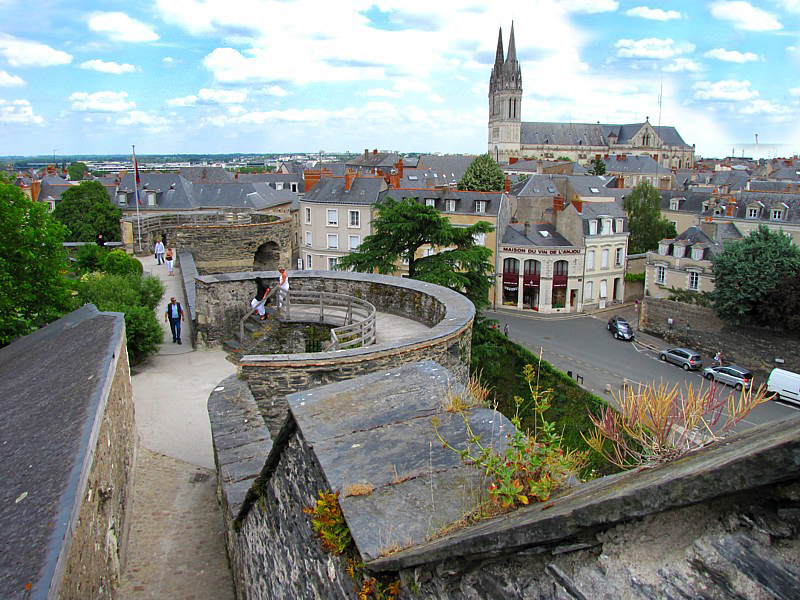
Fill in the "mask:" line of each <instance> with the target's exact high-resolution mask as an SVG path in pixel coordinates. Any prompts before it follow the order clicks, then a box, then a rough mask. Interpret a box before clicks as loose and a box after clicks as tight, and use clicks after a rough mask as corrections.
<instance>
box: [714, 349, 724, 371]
mask: <svg viewBox="0 0 800 600" xmlns="http://www.w3.org/2000/svg"><path fill="white" fill-rule="evenodd" d="M714 366H715V367H721V366H722V350H720V351H719V352H717V353H716V354H715V355H714Z"/></svg>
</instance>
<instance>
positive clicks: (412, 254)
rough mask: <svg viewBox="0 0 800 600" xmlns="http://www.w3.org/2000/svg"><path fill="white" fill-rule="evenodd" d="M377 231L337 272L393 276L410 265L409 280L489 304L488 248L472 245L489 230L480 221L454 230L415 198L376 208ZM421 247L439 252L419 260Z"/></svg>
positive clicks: (375, 223) (375, 229)
mask: <svg viewBox="0 0 800 600" xmlns="http://www.w3.org/2000/svg"><path fill="white" fill-rule="evenodd" d="M372 226H373V229H374V231H375V233H374V234H373V235H368V236H367V237H366V238H364V240H363V241H362V243H361V245H360V246H359V247H358V250H357V251H355V252H352V253H350V254H348V255H347V256H345V257H343V258H342V259H340V260H339V268H340V269H353V270H355V271H361V272H368V273H371V272H374V271H378V273H383V274H385V275H390V274H392V273H396V272H397V271H398V270H399V269H398V263H399V262H400V260H403V259H405V260H407V261H408V276H409V277H411V278H412V279H419V280H421V281H427V282H429V283H435V284H438V285H442V286H445V287H448V288H450V289H452V290H455V291H457V292H460V293H462V294H464V295H465V296H467V297H468V298H469V299H470V300H472V302H473V303H474V304H475V305H476V306H477V307H479V308H480V307H483V306H487V305H488V293H489V288H490V286H491V284H492V276H491V273H492V271H493V269H492V264H491V263H490V262H489V258H490V257H491V255H492V251H491V250H490V249H489V248H485V247H483V246H478V245H476V244H475V238H474V236H475V234H479V233H489V232H490V231H493V229H494V228H493V227H492V225H491V224H489V223H487V222H486V221H480V222H478V223H476V224H475V225H472V226H470V227H453V226H452V225H451V224H450V221H448V220H447V219H446V218H445V217H443V216H442V215H440V214H439V213H438V211H437V210H436V209H435V208H434V207H432V206H423V205H422V204H419V203H418V202H417V201H416V200H415V199H413V198H405V199H404V200H401V201H399V202H398V201H395V200H394V199H392V198H387V199H386V200H384V201H383V202H381V203H380V204H379V205H378V213H377V215H376V216H375V219H373V221H372ZM424 246H431V247H433V248H434V249H435V250H439V252H437V253H435V254H431V255H429V256H424V257H418V256H417V252H418V250H419V249H420V248H422V247H424Z"/></svg>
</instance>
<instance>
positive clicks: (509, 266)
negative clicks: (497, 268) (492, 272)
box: [503, 258, 519, 273]
mask: <svg viewBox="0 0 800 600" xmlns="http://www.w3.org/2000/svg"><path fill="white" fill-rule="evenodd" d="M503 273H519V261H518V260H517V259H516V258H506V259H505V260H503Z"/></svg>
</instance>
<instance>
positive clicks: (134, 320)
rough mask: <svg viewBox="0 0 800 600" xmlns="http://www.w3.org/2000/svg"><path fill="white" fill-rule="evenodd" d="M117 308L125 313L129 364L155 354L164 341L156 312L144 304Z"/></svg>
mask: <svg viewBox="0 0 800 600" xmlns="http://www.w3.org/2000/svg"><path fill="white" fill-rule="evenodd" d="M117 310H118V311H121V312H124V313H125V331H126V335H127V338H128V356H129V357H130V361H131V364H137V363H140V362H142V361H143V360H144V359H145V358H147V357H148V356H150V355H151V354H155V353H156V352H157V351H158V348H159V346H160V345H161V343H162V342H163V341H164V330H163V329H161V325H160V324H159V322H158V319H157V318H156V314H155V313H154V312H153V311H152V310H150V309H149V308H148V307H146V306H122V307H120V308H119V309H117Z"/></svg>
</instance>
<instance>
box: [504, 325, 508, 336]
mask: <svg viewBox="0 0 800 600" xmlns="http://www.w3.org/2000/svg"><path fill="white" fill-rule="evenodd" d="M503 335H505V336H506V337H508V323H506V324H505V325H503Z"/></svg>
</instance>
